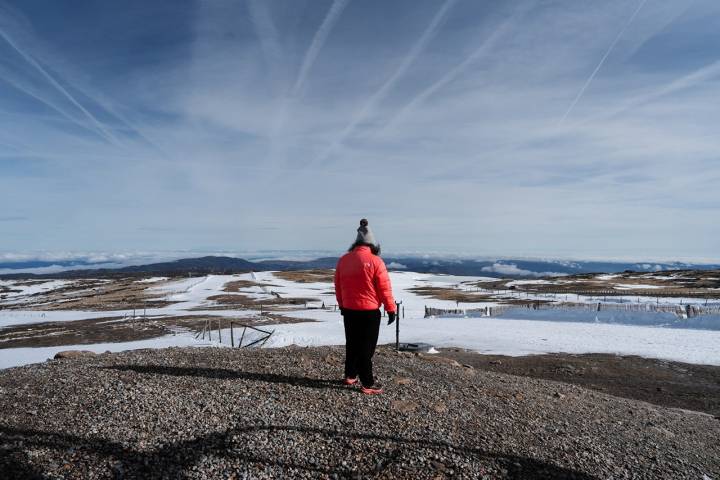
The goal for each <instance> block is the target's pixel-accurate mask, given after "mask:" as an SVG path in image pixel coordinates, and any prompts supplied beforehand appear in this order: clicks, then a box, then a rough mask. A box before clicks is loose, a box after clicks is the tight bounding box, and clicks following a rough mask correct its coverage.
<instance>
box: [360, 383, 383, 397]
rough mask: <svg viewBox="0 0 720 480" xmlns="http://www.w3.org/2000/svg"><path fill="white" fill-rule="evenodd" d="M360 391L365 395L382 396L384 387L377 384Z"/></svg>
mask: <svg viewBox="0 0 720 480" xmlns="http://www.w3.org/2000/svg"><path fill="white" fill-rule="evenodd" d="M360 391H361V392H362V393H364V394H365V395H380V394H381V393H383V389H382V387H381V386H380V385H378V384H377V383H375V384H373V385H372V386H371V387H365V386H363V387H360Z"/></svg>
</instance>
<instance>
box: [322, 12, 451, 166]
mask: <svg viewBox="0 0 720 480" xmlns="http://www.w3.org/2000/svg"><path fill="white" fill-rule="evenodd" d="M456 1H457V0H447V1H446V2H445V3H444V4H443V5H442V7H440V9H439V10H438V11H437V13H436V14H435V16H434V17H433V18H432V20H431V22H430V25H428V27H427V28H426V29H425V31H424V32H423V34H422V35H421V36H420V38H419V39H418V41H417V42H415V45H413V47H412V49H411V50H410V53H409V54H408V55H407V56H406V57H405V58H404V59H403V61H402V62H401V63H400V65H399V66H398V68H397V69H396V70H395V72H394V73H393V74H392V76H391V77H390V78H388V79H387V80H386V81H385V83H384V84H383V85H382V86H381V87H380V88H379V89H378V90H377V91H376V92H375V93H374V94H373V95H372V96H371V97H370V99H369V100H368V101H367V102H366V103H365V105H364V106H363V107H362V108H361V109H360V111H359V112H358V113H357V114H356V115H355V116H354V117H353V119H352V120H351V121H350V123H349V124H348V125H347V126H346V127H345V128H344V129H343V131H342V132H340V135H338V137H337V138H336V139H335V141H333V142H332V143H331V144H330V147H329V148H328V149H327V150H326V151H325V152H324V154H323V155H321V157H320V158H319V160H324V159H326V158H327V157H328V156H329V155H330V154H331V153H332V152H333V151H334V150H335V149H336V148H337V147H338V146H340V145H341V144H342V143H343V141H344V140H345V139H346V138H347V137H348V136H349V135H350V134H351V133H352V132H353V130H355V127H356V126H357V125H358V124H359V123H360V122H362V121H363V120H364V119H365V118H366V117H368V116H369V115H370V114H371V112H372V111H373V110H374V109H375V106H376V105H377V104H378V102H380V100H382V99H383V98H384V97H385V95H387V93H388V92H389V91H390V89H392V87H393V86H395V83H396V82H397V81H398V79H400V77H402V76H403V75H404V74H405V72H407V70H408V68H410V66H411V65H412V64H413V63H414V62H415V60H417V58H418V57H419V56H420V53H422V51H423V50H424V49H425V47H426V46H427V44H428V43H430V40H432V39H433V37H434V36H435V33H436V32H437V29H438V27H439V26H440V25H441V24H442V22H443V20H444V19H445V15H446V14H447V12H448V11H449V10H450V8H451V7H452V6H453V5H454V4H455V3H456Z"/></svg>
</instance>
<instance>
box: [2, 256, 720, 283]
mask: <svg viewBox="0 0 720 480" xmlns="http://www.w3.org/2000/svg"><path fill="white" fill-rule="evenodd" d="M383 259H384V260H385V263H386V264H387V265H388V268H389V269H390V270H399V271H412V272H419V273H437V274H449V275H467V276H485V277H497V278H501V277H502V278H507V277H513V278H537V277H544V276H556V275H574V274H583V273H617V272H623V271H627V270H630V271H636V272H654V271H666V270H715V269H720V264H692V263H679V262H673V263H655V262H653V263H630V262H628V263H625V262H601V261H564V260H520V259H517V260H515V259H502V260H476V259H441V258H429V257H413V256H400V257H393V256H387V257H386V256H383ZM336 263H337V257H321V258H317V259H313V260H261V261H249V260H245V259H242V258H236V257H226V256H204V257H198V258H183V259H179V260H173V261H167V262H159V263H150V264H145V265H135V266H129V267H121V268H99V269H82V270H68V271H63V272H57V273H47V274H31V273H9V274H5V275H0V278H79V277H93V276H128V275H130V276H140V275H146V274H156V275H180V274H232V273H246V272H250V271H268V270H281V271H287V270H307V269H324V268H335V264H336ZM56 264H57V263H56ZM69 266H71V267H72V266H75V265H69Z"/></svg>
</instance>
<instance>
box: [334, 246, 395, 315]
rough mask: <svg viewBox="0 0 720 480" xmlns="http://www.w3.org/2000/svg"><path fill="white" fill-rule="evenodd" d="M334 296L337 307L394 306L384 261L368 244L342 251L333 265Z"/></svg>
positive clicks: (391, 307)
mask: <svg viewBox="0 0 720 480" xmlns="http://www.w3.org/2000/svg"><path fill="white" fill-rule="evenodd" d="M335 297H336V298H337V301H338V305H339V306H340V308H347V309H349V310H377V309H378V308H380V305H385V311H386V312H394V311H395V310H396V306H395V299H394V298H393V294H392V286H391V285H390V277H389V276H388V271H387V268H386V267H385V262H383V261H382V258H380V257H378V256H377V255H373V253H372V252H371V251H370V247H365V246H361V247H355V248H354V249H353V250H352V251H351V252H348V253H346V254H345V255H343V256H342V257H341V258H340V260H339V261H338V264H337V267H336V268H335Z"/></svg>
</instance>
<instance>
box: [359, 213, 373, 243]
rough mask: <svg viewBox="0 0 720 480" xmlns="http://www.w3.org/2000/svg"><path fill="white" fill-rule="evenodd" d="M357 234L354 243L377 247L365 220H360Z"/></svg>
mask: <svg viewBox="0 0 720 480" xmlns="http://www.w3.org/2000/svg"><path fill="white" fill-rule="evenodd" d="M357 232H358V233H357V238H356V239H355V242H356V243H367V244H368V245H375V246H377V242H376V241H375V235H373V232H372V230H370V227H369V226H368V221H367V220H366V219H364V218H363V219H362V220H360V227H358V229H357Z"/></svg>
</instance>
